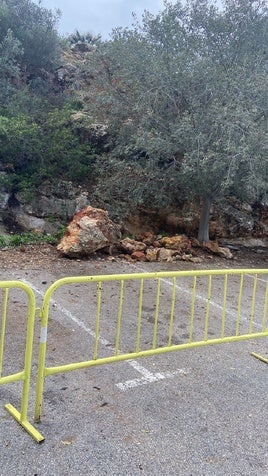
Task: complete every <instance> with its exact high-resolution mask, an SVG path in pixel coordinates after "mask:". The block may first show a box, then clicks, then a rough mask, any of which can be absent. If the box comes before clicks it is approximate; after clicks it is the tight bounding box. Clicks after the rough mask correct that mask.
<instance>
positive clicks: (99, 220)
mask: <svg viewBox="0 0 268 476" xmlns="http://www.w3.org/2000/svg"><path fill="white" fill-rule="evenodd" d="M120 238H121V232H120V227H119V226H118V225H117V224H115V223H113V222H112V221H111V220H110V219H109V218H108V212H107V211H105V210H102V209H99V208H93V207H91V206H88V207H86V208H84V209H83V210H81V211H80V212H78V213H76V215H74V217H73V219H72V221H71V223H70V224H69V225H68V227H67V230H66V234H65V236H64V237H63V238H62V240H61V242H60V243H59V245H58V246H57V249H58V250H59V251H60V252H61V253H62V254H64V255H66V256H69V257H70V258H77V257H82V256H88V255H90V254H92V253H94V252H95V251H97V250H101V249H103V248H107V247H112V245H114V244H116V243H117V242H118V241H119V240H120Z"/></svg>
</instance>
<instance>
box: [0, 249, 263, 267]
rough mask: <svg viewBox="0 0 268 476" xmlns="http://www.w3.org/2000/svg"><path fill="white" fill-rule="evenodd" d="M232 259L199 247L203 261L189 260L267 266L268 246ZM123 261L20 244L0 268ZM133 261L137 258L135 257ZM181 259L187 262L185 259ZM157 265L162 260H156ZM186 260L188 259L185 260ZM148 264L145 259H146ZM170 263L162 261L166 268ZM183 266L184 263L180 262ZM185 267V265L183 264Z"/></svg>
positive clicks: (1, 255)
mask: <svg viewBox="0 0 268 476" xmlns="http://www.w3.org/2000/svg"><path fill="white" fill-rule="evenodd" d="M232 253H233V259H231V260H230V259H229V260H227V259H225V258H221V257H218V256H216V255H212V254H210V253H207V252H205V251H204V250H199V251H198V256H199V257H200V258H201V262H200V263H199V264H198V266H196V264H194V263H187V268H188V266H189V265H191V266H192V268H193V269H195V268H199V269H202V268H204V269H209V268H215V267H216V268H221V267H222V268H227V267H228V268H268V250H261V251H260V250H249V249H245V248H244V249H242V248H241V249H240V250H237V251H233V250H232ZM111 260H114V261H119V262H120V261H122V258H120V257H118V256H114V257H111V256H108V255H107V254H104V253H101V252H99V253H94V254H92V255H91V256H90V257H87V258H84V259H79V260H78V259H69V258H66V257H63V256H62V255H61V254H60V253H59V252H58V251H57V249H56V247H55V246H52V245H49V244H38V245H27V246H21V247H18V248H12V249H11V248H6V249H2V250H0V263H1V264H0V269H2V270H9V269H12V270H15V269H16V270H17V269H43V270H60V269H62V271H64V272H65V273H68V272H69V271H70V273H72V270H73V265H74V262H77V261H79V262H81V261H82V262H83V261H84V262H87V261H91V262H92V261H107V263H108V262H109V261H111ZM133 262H134V261H133ZM178 263H181V264H182V265H183V264H184V262H183V261H178ZM157 264H158V266H159V265H160V263H157ZM185 264H186V263H185ZM143 265H144V266H146V263H143ZM166 265H167V263H163V267H165V268H166ZM180 267H181V266H180ZM182 267H183V266H182Z"/></svg>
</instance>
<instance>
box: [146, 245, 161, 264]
mask: <svg viewBox="0 0 268 476" xmlns="http://www.w3.org/2000/svg"><path fill="white" fill-rule="evenodd" d="M158 255H159V248H147V250H146V258H147V261H150V262H151V263H153V262H155V261H158Z"/></svg>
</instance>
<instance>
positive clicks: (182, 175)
mask: <svg viewBox="0 0 268 476" xmlns="http://www.w3.org/2000/svg"><path fill="white" fill-rule="evenodd" d="M267 31H268V29H267V9H266V7H265V3H264V2H262V1H261V0H260V1H255V0H226V1H225V2H223V7H222V8H221V9H219V8H218V7H217V5H216V4H214V3H213V2H210V1H208V0H189V1H188V2H187V3H186V5H182V3H181V2H179V1H178V2H176V3H175V4H173V3H170V2H168V1H166V2H165V8H164V10H163V11H162V12H161V13H159V14H158V15H156V16H153V15H151V14H150V13H148V12H145V13H144V16H143V20H142V23H141V24H139V23H138V22H137V23H136V24H135V25H134V26H133V27H132V28H130V29H129V28H128V29H117V30H115V31H114V32H113V34H112V37H111V40H109V41H107V42H104V43H102V44H101V45H100V46H99V47H98V48H97V49H96V52H95V55H91V57H90V58H89V59H88V71H89V72H90V74H91V77H92V78H93V77H94V80H93V79H92V81H91V82H92V84H93V85H92V86H91V90H90V91H89V93H88V98H90V100H89V102H88V107H89V108H91V110H92V111H93V112H94V113H95V114H96V115H98V117H99V119H100V120H105V121H106V122H107V124H108V126H109V131H110V137H111V144H110V147H111V149H112V150H113V154H114V156H115V157H118V158H119V159H120V160H122V159H123V160H126V161H131V163H132V164H137V165H138V166H139V167H140V166H143V167H144V168H145V169H146V171H147V172H146V174H145V176H146V177H147V176H148V175H147V174H148V171H149V170H151V172H152V173H153V171H156V170H157V172H158V176H159V171H160V172H161V176H162V179H163V178H165V181H166V182H169V186H168V189H169V190H170V191H171V193H170V198H172V199H174V191H176V190H177V191H178V193H180V194H181V190H184V193H185V195H186V196H187V197H192V198H193V199H196V200H199V201H200V206H201V209H200V226H199V240H200V241H207V240H208V239H209V231H208V230H209V214H210V207H211V204H212V201H213V200H215V199H216V198H217V197H220V196H222V195H223V194H226V193H230V191H231V192H232V193H235V194H236V195H237V196H239V195H240V194H241V192H243V194H244V196H246V197H249V198H250V199H252V200H254V199H256V198H258V196H260V195H261V194H265V193H267V155H265V143H264V134H265V128H266V120H267V110H266V109H265V97H266V95H265V91H266V81H267V46H266V45H267ZM94 84H95V88H94V87H93V86H94ZM96 92H97V94H96ZM90 94H91V96H90ZM265 174H266V175H265ZM156 175H157V174H156ZM146 184H147V182H146V180H145V182H144V186H145V187H146V186H147V185H146ZM140 189H141V187H140ZM160 192H161V190H160V189H159V184H158V181H157V180H156V181H155V193H156V194H157V193H160Z"/></svg>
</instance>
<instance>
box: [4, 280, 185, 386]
mask: <svg viewBox="0 0 268 476" xmlns="http://www.w3.org/2000/svg"><path fill="white" fill-rule="evenodd" d="M13 276H14V274H13ZM21 281H23V282H24V283H25V284H27V285H28V286H30V287H31V288H32V289H33V291H35V292H36V294H39V296H41V297H44V295H45V293H44V292H43V291H40V289H38V288H37V287H36V286H35V285H34V284H32V283H31V282H30V281H28V280H26V279H21ZM50 302H51V304H52V305H54V306H55V307H56V308H57V309H58V310H59V311H60V312H61V313H62V314H63V315H65V316H66V317H68V318H69V319H70V320H72V321H73V322H74V323H75V324H76V325H77V326H78V327H80V328H81V329H83V330H84V331H85V332H87V333H88V334H89V335H90V336H91V337H93V338H95V337H96V334H95V332H94V331H93V330H92V329H91V328H90V327H88V326H86V325H85V324H84V323H83V322H82V321H81V320H80V319H78V317H76V316H75V315H74V314H73V313H72V312H70V311H69V310H68V309H66V308H65V307H63V306H61V305H60V304H58V303H57V302H56V301H55V299H51V300H50ZM98 340H99V342H100V344H102V345H104V346H106V347H107V346H109V347H111V346H112V344H111V342H109V341H108V340H107V339H105V338H104V337H102V336H100V335H99V336H98ZM119 353H123V352H121V351H120V350H119ZM126 363H127V364H128V365H130V367H132V368H133V369H135V370H136V371H137V372H138V373H139V374H141V375H142V378H141V379H134V380H129V381H128V382H135V383H134V384H132V387H137V386H138V385H145V384H148V383H152V382H158V381H159V380H163V379H165V378H174V377H175V376H176V375H178V374H180V373H183V372H185V371H184V370H182V369H180V370H178V371H177V370H176V371H174V372H166V373H165V374H160V373H156V374H153V373H151V372H150V371H149V370H147V369H146V368H145V367H143V366H142V365H141V364H140V363H139V362H137V361H136V360H126ZM125 384H126V383H125ZM125 384H124V383H121V384H119V386H118V388H120V389H121V390H122V388H123V387H124V385H125ZM130 385H131V384H130ZM121 387H122V388H121ZM126 388H127V387H126ZM128 388H130V386H129V387H128Z"/></svg>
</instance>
